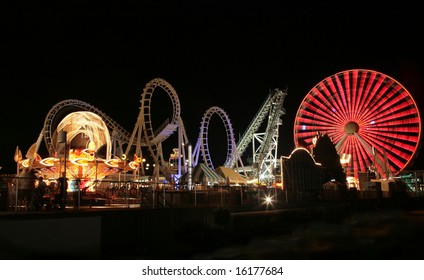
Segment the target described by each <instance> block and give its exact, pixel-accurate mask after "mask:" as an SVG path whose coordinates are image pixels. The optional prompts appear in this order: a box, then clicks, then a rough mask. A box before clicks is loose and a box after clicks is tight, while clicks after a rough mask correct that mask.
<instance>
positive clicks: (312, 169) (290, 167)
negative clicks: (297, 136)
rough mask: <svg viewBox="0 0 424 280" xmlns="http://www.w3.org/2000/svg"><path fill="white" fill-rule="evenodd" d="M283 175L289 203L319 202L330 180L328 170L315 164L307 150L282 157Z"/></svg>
mask: <svg viewBox="0 0 424 280" xmlns="http://www.w3.org/2000/svg"><path fill="white" fill-rule="evenodd" d="M281 174H282V185H283V189H284V190H286V194H287V196H286V200H287V202H288V203H295V202H302V201H318V200H319V199H320V198H321V195H322V191H323V185H324V184H325V183H327V182H328V178H329V176H328V171H327V169H326V168H324V167H323V166H322V165H321V164H320V163H317V162H315V160H314V158H313V157H312V155H311V153H310V152H309V151H308V150H307V149H305V148H296V149H295V150H294V151H293V152H292V153H291V154H290V156H288V157H284V156H283V157H281Z"/></svg>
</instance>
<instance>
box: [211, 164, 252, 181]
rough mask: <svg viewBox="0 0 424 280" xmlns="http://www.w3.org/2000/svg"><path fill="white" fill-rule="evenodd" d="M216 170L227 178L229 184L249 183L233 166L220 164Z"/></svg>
mask: <svg viewBox="0 0 424 280" xmlns="http://www.w3.org/2000/svg"><path fill="white" fill-rule="evenodd" d="M215 172H216V173H218V174H219V175H221V176H222V177H224V178H225V180H226V181H227V185H244V186H246V185H247V179H246V178H243V176H241V175H240V174H239V173H237V172H235V171H234V170H233V169H232V168H229V167H224V166H219V167H217V168H216V169H215Z"/></svg>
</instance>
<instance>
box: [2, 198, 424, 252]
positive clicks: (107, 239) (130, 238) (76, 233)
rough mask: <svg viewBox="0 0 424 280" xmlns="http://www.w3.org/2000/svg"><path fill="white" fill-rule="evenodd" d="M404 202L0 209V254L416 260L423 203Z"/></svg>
mask: <svg viewBox="0 0 424 280" xmlns="http://www.w3.org/2000/svg"><path fill="white" fill-rule="evenodd" d="M411 205H412V204H411ZM411 205H409V204H408V203H405V204H403V205H400V206H395V207H392V206H391V207H380V206H377V205H375V204H369V205H366V206H358V205H355V206H352V205H348V204H334V205H308V206H304V207H296V208H293V207H291V208H280V209H274V210H271V209H268V210H266V209H256V210H255V211H240V210H237V209H236V210H234V209H222V208H200V207H193V208H165V209H164V208H162V209H108V210H96V209H89V210H83V209H82V210H81V211H78V212H75V211H73V212H62V213H56V212H51V213H45V212H44V213H26V214H21V215H2V216H0V228H1V232H0V258H1V259H13V260H22V259H171V260H172V259H174V260H175V259H288V260H314V259H322V260H328V259H345V260H374V259H382V260H408V259H419V260H420V259H424V238H423V232H424V210H423V207H422V205H421V202H418V203H417V202H416V201H414V202H413V207H411Z"/></svg>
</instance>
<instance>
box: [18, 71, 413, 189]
mask: <svg viewBox="0 0 424 280" xmlns="http://www.w3.org/2000/svg"><path fill="white" fill-rule="evenodd" d="M159 88H160V89H161V93H162V92H165V93H166V94H167V95H168V96H169V98H170V100H171V102H172V107H173V112H172V115H171V117H170V118H168V119H167V120H166V121H165V122H164V123H163V124H162V125H160V126H159V127H155V126H154V125H153V121H152V110H153V109H152V96H153V94H154V93H155V92H156V89H159ZM286 95H287V91H286V90H279V89H275V90H273V91H271V92H270V93H269V95H268V96H267V98H266V100H265V102H264V103H263V104H262V106H261V107H260V108H259V111H258V112H257V114H256V115H255V117H254V118H253V120H252V121H251V123H250V124H249V126H248V128H247V129H246V131H245V133H244V134H243V135H242V136H241V138H240V139H239V141H238V142H236V139H235V137H234V133H233V129H232V124H231V121H230V118H229V116H228V115H227V113H226V112H225V111H224V110H223V109H222V108H220V107H216V106H213V107H210V108H209V109H208V110H207V111H206V112H205V113H204V115H203V118H202V122H201V126H200V132H199V136H198V138H197V141H195V143H196V145H195V147H194V148H193V147H192V146H191V144H190V141H189V139H188V137H187V134H186V131H185V126H184V122H183V120H182V118H181V116H180V113H181V107H180V101H179V98H178V95H177V93H176V91H175V89H174V88H173V87H172V86H171V85H170V84H169V83H168V82H167V81H165V80H163V79H160V78H156V79H153V80H151V81H149V82H148V83H147V84H146V86H145V88H144V90H143V92H142V94H141V101H140V102H141V106H140V112H139V115H138V117H137V120H136V124H135V127H134V129H133V131H132V133H129V132H128V131H126V130H125V129H124V128H123V127H121V126H120V125H119V124H118V123H116V122H115V121H114V120H113V119H111V118H110V117H108V116H107V115H106V114H105V113H103V112H102V111H100V110H99V109H97V108H96V107H94V106H92V105H90V104H87V103H85V102H83V101H80V100H75V99H68V100H64V101H61V102H59V103H57V104H56V105H54V106H53V107H52V108H51V110H50V111H49V112H48V114H47V116H46V118H45V121H44V126H43V128H42V131H41V132H40V135H39V137H38V139H37V141H36V142H35V143H34V145H33V146H32V147H31V148H30V150H29V151H28V153H27V154H26V159H22V158H21V157H20V158H17V159H15V160H17V162H18V166H19V169H23V168H37V169H38V170H40V172H42V173H43V174H44V175H45V176H47V177H52V178H58V177H60V176H63V174H65V175H66V177H68V178H75V179H76V178H79V179H83V180H86V181H88V182H94V181H96V182H97V181H99V180H102V179H104V178H105V177H106V176H108V175H111V174H115V173H122V172H124V173H126V172H127V171H130V170H132V171H133V172H134V174H138V175H144V168H143V164H144V162H143V159H144V158H146V157H149V158H150V159H151V160H152V161H153V166H154V170H153V175H152V176H151V177H152V178H153V180H156V181H157V180H159V178H166V179H167V180H168V181H170V182H172V183H175V184H178V182H179V179H180V178H181V176H182V175H183V174H186V173H190V172H191V168H193V167H194V166H196V165H198V164H200V163H201V162H202V163H203V164H206V165H207V166H208V167H209V168H211V169H212V170H214V169H215V164H214V163H213V162H212V159H211V156H210V151H209V146H208V137H209V121H210V119H211V117H212V116H213V115H218V116H219V117H220V119H221V120H222V122H223V124H224V127H225V131H226V135H227V143H226V145H227V155H226V160H225V162H224V163H223V164H220V166H224V167H227V168H231V169H234V170H236V171H237V172H238V173H240V174H242V175H243V176H244V177H245V178H246V179H247V181H248V182H250V183H252V184H263V183H265V184H268V185H269V182H272V181H274V182H275V180H274V179H275V170H276V168H277V165H278V160H277V150H278V149H277V148H278V137H279V133H278V131H279V126H280V125H281V117H282V116H283V115H284V114H285V109H284V108H283V102H284V99H285V97H286ZM64 116H65V117H64ZM266 120H267V121H268V122H267V124H266V128H265V131H264V132H258V130H259V129H260V128H261V127H262V124H263V123H264V122H265V121H266ZM317 132H319V133H325V134H328V135H329V136H330V137H331V139H332V141H333V143H334V145H335V147H336V149H337V152H338V154H339V155H340V157H341V159H344V160H346V159H347V161H345V162H342V164H343V166H344V168H345V170H346V174H347V175H348V177H351V178H354V179H355V178H358V174H359V173H360V172H365V171H367V170H368V168H369V167H374V168H375V169H376V172H377V173H378V174H379V176H380V178H383V179H390V178H392V177H393V174H397V173H398V172H400V171H401V170H403V169H404V168H406V167H407V166H408V165H409V164H410V163H411V162H412V161H413V159H414V158H415V156H416V152H417V149H418V147H419V145H420V142H421V119H420V115H419V111H418V109H417V106H416V103H415V101H414V100H413V98H412V96H411V95H410V94H409V92H408V91H407V90H406V89H405V88H404V87H403V86H402V85H401V84H399V83H398V82H397V81H396V80H394V79H392V78H391V77H389V76H387V75H385V74H382V73H379V72H376V71H372V70H363V69H355V70H348V71H344V72H340V73H337V74H335V75H333V76H330V77H328V78H326V79H324V80H323V81H321V82H320V83H318V84H317V85H316V86H315V87H314V88H313V89H312V90H311V91H310V92H309V93H308V94H307V95H306V97H305V98H304V99H303V101H302V103H301V104H300V106H299V109H298V111H297V114H296V118H295V122H294V141H295V146H296V147H305V148H307V149H309V150H311V147H312V146H313V145H314V143H313V141H314V137H315V136H316V134H317ZM174 133H177V143H176V147H177V148H174V150H173V154H172V155H171V156H170V157H169V158H168V160H167V159H166V158H165V157H164V155H163V146H162V145H163V143H164V142H165V141H167V140H168V139H169V137H170V136H171V135H173V134H174ZM43 139H44V143H45V145H46V148H47V150H48V153H49V156H48V157H47V158H44V159H42V158H41V157H40V156H39V155H38V150H39V148H40V145H41V143H42V141H43ZM250 144H252V146H253V149H252V150H253V163H252V164H251V165H250V166H245V165H244V164H243V160H242V156H243V154H244V153H245V151H246V149H247V147H248V146H249V145H250ZM174 147H175V145H174Z"/></svg>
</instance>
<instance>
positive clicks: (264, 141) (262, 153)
mask: <svg viewBox="0 0 424 280" xmlns="http://www.w3.org/2000/svg"><path fill="white" fill-rule="evenodd" d="M286 95H287V91H286V90H284V91H282V90H279V89H275V90H273V91H272V92H270V94H269V95H268V96H267V98H266V100H265V101H264V103H263V104H262V106H261V108H260V109H259V111H258V112H257V114H256V116H255V117H254V118H253V120H252V121H251V123H250V124H249V126H248V128H247V130H246V131H245V133H244V134H243V135H242V137H241V138H240V140H239V142H238V143H237V151H238V155H239V156H240V157H241V156H242V155H243V153H244V152H245V150H246V148H247V147H248V146H249V145H250V144H251V143H252V141H253V140H254V139H255V138H256V139H257V140H260V146H259V148H257V149H255V147H254V148H253V149H254V157H253V161H254V163H255V165H256V166H257V168H253V169H252V170H251V172H250V175H249V176H250V177H257V175H258V172H260V174H261V175H264V176H266V175H269V174H271V173H272V166H274V167H275V164H276V151H277V146H278V129H279V126H280V125H281V116H282V115H284V114H285V110H284V108H283V103H284V99H285V97H286ZM267 117H268V123H267V127H266V130H265V132H264V133H259V134H258V133H257V131H258V130H259V128H260V127H261V126H262V124H263V122H264V120H265V118H267ZM235 163H236V160H235V159H233V162H232V167H234V164H235Z"/></svg>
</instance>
